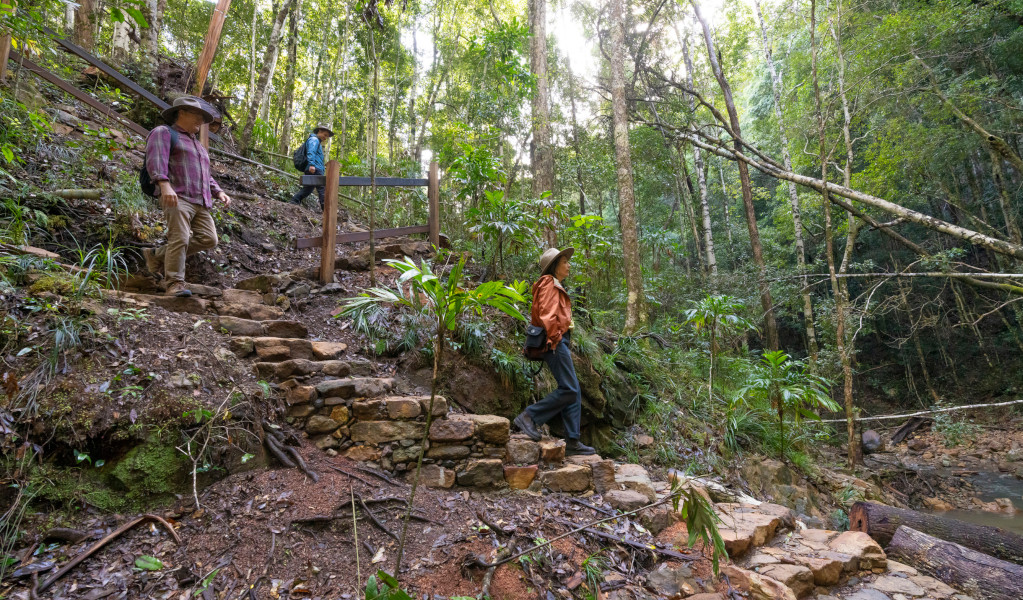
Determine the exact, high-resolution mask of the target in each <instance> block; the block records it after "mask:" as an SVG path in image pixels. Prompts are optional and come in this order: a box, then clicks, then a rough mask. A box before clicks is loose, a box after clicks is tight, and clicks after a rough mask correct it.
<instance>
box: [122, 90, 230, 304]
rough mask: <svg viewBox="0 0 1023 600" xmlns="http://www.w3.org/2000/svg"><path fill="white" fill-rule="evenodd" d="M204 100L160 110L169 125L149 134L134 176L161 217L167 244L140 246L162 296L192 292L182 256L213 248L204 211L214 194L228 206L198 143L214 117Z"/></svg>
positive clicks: (212, 229)
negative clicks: (155, 200)
mask: <svg viewBox="0 0 1023 600" xmlns="http://www.w3.org/2000/svg"><path fill="white" fill-rule="evenodd" d="M204 104H205V103H204V102H202V101H201V100H200V99H199V98H195V97H193V96H182V97H180V98H177V99H176V100H174V104H173V105H171V106H170V107H168V108H167V110H165V111H163V118H164V120H166V121H167V122H168V123H170V125H161V126H159V127H156V128H154V129H153V130H152V131H151V132H149V138H148V139H147V140H146V164H145V167H144V169H143V172H142V173H140V176H139V181H140V183H141V185H142V188H143V193H147V194H148V195H150V196H158V197H159V198H160V206H161V207H163V214H164V217H165V218H166V219H167V243H166V244H165V245H163V246H160V247H159V248H155V249H153V248H146V249H144V250H143V251H142V255H143V257H144V258H145V261H146V269H147V270H148V271H149V272H150V273H152V274H154V275H157V276H159V275H160V274H162V275H163V276H164V277H166V279H167V282H166V285H167V291H166V293H167V295H168V296H179V297H188V296H191V295H192V292H191V290H189V289H188V286H187V285H186V284H185V259H186V258H187V257H189V256H191V255H193V254H195V253H196V252H200V251H202V250H210V249H213V248H215V247H216V246H217V227H216V224H215V223H214V222H213V216H212V215H211V214H210V209H212V208H213V200H214V198H215V199H217V200H220V201H221V202H223V203H224V205H225V206H227V205H229V204H231V197H230V196H228V195H227V194H225V193H224V191H223V190H222V189H220V186H219V185H217V182H216V181H215V180H214V179H213V176H212V174H211V173H210V155H209V153H207V152H206V148H204V147H203V145H202V143H200V142H199V129H200V128H201V127H202V124H203V123H211V122H213V120H214V117H213V114H212V113H211V112H210V111H209V110H208V109H207V108H206V107H205V106H204Z"/></svg>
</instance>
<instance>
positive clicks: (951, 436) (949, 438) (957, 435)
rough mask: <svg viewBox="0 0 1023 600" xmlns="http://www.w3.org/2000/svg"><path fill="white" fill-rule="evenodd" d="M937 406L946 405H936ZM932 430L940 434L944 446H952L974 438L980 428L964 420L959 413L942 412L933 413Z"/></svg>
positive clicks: (978, 433)
mask: <svg viewBox="0 0 1023 600" xmlns="http://www.w3.org/2000/svg"><path fill="white" fill-rule="evenodd" d="M937 408H947V407H945V406H942V405H938V406H937ZM934 431H936V432H938V435H940V436H941V439H942V441H943V442H944V443H945V447H946V448H954V447H956V446H961V445H963V444H965V443H967V442H972V441H974V440H976V439H977V436H979V435H980V432H981V429H980V427H979V426H978V425H976V424H975V423H971V422H970V421H968V420H966V418H965V417H963V416H962V415H961V414H960V415H957V414H956V413H954V412H943V413H936V414H935V415H934Z"/></svg>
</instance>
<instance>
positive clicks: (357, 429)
mask: <svg viewBox="0 0 1023 600" xmlns="http://www.w3.org/2000/svg"><path fill="white" fill-rule="evenodd" d="M425 429H426V424H425V423H417V422H412V421H359V422H358V423H355V424H354V425H352V426H351V432H352V441H353V442H365V443H367V444H382V443H384V442H395V441H398V440H403V439H421V438H422V437H423V433H425Z"/></svg>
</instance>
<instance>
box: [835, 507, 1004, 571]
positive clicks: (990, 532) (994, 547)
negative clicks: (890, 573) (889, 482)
mask: <svg viewBox="0 0 1023 600" xmlns="http://www.w3.org/2000/svg"><path fill="white" fill-rule="evenodd" d="M902 525H905V526H907V527H910V528H912V529H915V530H917V531H920V532H923V533H926V534H928V535H933V536H934V537H936V538H939V539H942V540H945V541H949V542H953V543H956V544H961V545H963V546H965V547H967V548H971V549H973V550H976V551H977V552H982V553H984V554H990V555H991V556H994V557H995V558H999V559H1001V560H1007V561H1009V562H1013V563H1016V564H1019V565H1023V536H1019V535H1016V534H1015V533H1011V532H1009V531H1005V530H1004V529H999V528H997V527H988V526H986V525H975V524H973V523H967V522H965V521H958V520H956V519H949V518H947V517H942V516H940V515H932V514H927V513H921V512H917V511H915V510H907V509H904V508H895V507H894V506H886V505H884V504H878V503H876V502H857V503H856V504H853V507H852V509H850V510H849V529H852V530H853V531H862V532H863V533H866V534H867V535H869V536H870V537H872V538H874V540H875V541H876V542H877V543H878V544H881V545H882V546H886V545H888V543H889V542H891V541H892V537H893V536H894V535H895V532H896V530H898V528H899V527H900V526H902Z"/></svg>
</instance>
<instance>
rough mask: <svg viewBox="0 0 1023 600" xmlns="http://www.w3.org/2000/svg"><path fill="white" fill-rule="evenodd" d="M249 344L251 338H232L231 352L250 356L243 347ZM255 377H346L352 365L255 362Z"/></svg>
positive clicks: (338, 362)
mask: <svg viewBox="0 0 1023 600" xmlns="http://www.w3.org/2000/svg"><path fill="white" fill-rule="evenodd" d="M249 342H251V338H232V339H231V351H232V352H234V353H235V354H245V353H248V354H251V353H252V352H254V351H255V350H254V348H252V347H243V345H244V344H247V343H249ZM255 369H256V375H258V376H259V377H260V378H262V379H266V380H267V381H270V380H276V381H285V380H288V379H299V378H302V379H305V378H309V377H316V376H327V377H347V376H349V375H351V374H352V365H351V364H350V363H348V362H346V361H343V360H309V359H305V358H291V359H288V360H284V361H281V362H257V363H256V365H255Z"/></svg>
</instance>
